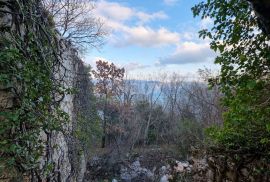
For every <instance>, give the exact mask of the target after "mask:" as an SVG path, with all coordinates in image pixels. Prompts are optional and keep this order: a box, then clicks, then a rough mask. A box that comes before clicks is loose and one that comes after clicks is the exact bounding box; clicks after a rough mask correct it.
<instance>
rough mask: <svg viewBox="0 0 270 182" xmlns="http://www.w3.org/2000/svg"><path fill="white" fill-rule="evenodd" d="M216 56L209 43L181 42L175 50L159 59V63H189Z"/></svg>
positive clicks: (203, 60)
mask: <svg viewBox="0 0 270 182" xmlns="http://www.w3.org/2000/svg"><path fill="white" fill-rule="evenodd" d="M215 56H216V54H215V52H213V51H212V50H211V49H210V47H209V43H207V42H206V43H195V42H183V43H182V44H180V45H178V47H177V49H176V51H175V52H174V53H173V54H172V55H170V56H168V57H165V58H161V59H160V60H159V64H160V65H168V64H189V63H202V62H207V61H210V60H211V61H213V60H214V57H215Z"/></svg>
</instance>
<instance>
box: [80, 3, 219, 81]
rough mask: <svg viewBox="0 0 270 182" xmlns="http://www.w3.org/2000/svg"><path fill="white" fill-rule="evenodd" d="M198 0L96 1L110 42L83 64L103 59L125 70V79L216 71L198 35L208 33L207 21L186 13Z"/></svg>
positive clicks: (208, 24) (208, 52)
mask: <svg viewBox="0 0 270 182" xmlns="http://www.w3.org/2000/svg"><path fill="white" fill-rule="evenodd" d="M199 2H200V0H97V2H96V9H95V11H94V13H95V16H98V17H100V18H101V19H102V20H103V21H104V23H105V27H106V29H107V30H109V36H108V37H107V38H106V44H105V45H104V46H103V47H102V48H101V49H100V50H99V51H98V50H91V51H89V52H88V53H87V55H86V56H85V62H87V63H89V64H91V65H92V66H93V67H94V64H95V61H96V60H99V59H102V60H107V61H110V62H113V63H115V64H116V65H118V66H120V67H125V69H126V70H127V73H128V74H129V75H130V77H134V78H138V79H140V77H144V76H147V75H148V74H151V73H159V72H162V73H173V72H176V73H178V74H181V75H185V76H186V75H189V76H192V75H196V72H197V70H198V69H199V68H204V67H207V68H211V69H213V70H216V69H218V67H217V66H216V65H214V64H213V61H214V57H215V55H216V54H215V53H214V52H213V51H211V50H210V48H209V41H208V40H201V39H199V38H198V31H199V30H200V29H202V28H207V27H211V24H212V21H211V20H210V19H205V20H200V19H198V18H196V19H194V18H193V15H192V12H191V7H193V6H194V5H195V4H197V3H199Z"/></svg>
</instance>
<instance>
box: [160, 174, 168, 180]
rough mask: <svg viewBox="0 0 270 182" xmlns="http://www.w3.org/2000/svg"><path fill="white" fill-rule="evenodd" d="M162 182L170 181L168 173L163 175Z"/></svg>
mask: <svg viewBox="0 0 270 182" xmlns="http://www.w3.org/2000/svg"><path fill="white" fill-rule="evenodd" d="M160 182H169V178H168V176H167V175H164V176H162V177H161V179H160Z"/></svg>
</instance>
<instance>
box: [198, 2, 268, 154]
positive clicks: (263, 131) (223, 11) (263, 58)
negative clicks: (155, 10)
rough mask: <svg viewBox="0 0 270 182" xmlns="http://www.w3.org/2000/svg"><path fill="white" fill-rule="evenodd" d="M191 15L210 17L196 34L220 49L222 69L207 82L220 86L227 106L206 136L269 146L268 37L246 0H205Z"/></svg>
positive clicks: (230, 143) (249, 147)
mask: <svg viewBox="0 0 270 182" xmlns="http://www.w3.org/2000/svg"><path fill="white" fill-rule="evenodd" d="M193 13H194V15H195V16H201V17H202V18H206V17H210V18H212V19H213V20H214V25H213V27H212V28H211V30H208V29H205V30H202V31H200V36H201V37H203V38H206V37H207V38H210V39H211V48H212V49H213V50H215V51H217V52H219V56H218V57H217V58H216V60H215V63H216V64H220V65H221V74H220V75H219V77H217V79H212V80H211V83H212V84H215V83H216V84H218V85H219V87H221V89H222V91H223V93H224V94H225V98H224V100H223V103H224V105H225V106H226V107H227V112H226V113H225V118H224V119H225V122H224V126H223V127H222V128H218V127H216V128H211V129H210V130H209V135H210V136H211V137H212V139H214V141H216V142H217V144H218V145H221V146H222V147H225V148H226V149H229V150H232V149H233V150H240V151H246V152H249V153H252V152H253V153H256V154H261V153H265V152H267V150H268V149H269V146H270V112H269V111H270V94H269V88H270V75H269V74H270V48H269V37H267V36H266V34H264V33H263V32H262V31H261V30H260V26H259V25H258V23H257V18H258V17H257V15H256V14H254V13H253V9H252V6H251V4H250V3H248V2H247V1H245V0H230V1H227V0H220V1H215V0H208V1H206V2H201V3H199V4H198V5H196V6H195V7H194V8H193Z"/></svg>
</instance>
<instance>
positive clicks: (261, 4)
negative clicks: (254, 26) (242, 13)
mask: <svg viewBox="0 0 270 182" xmlns="http://www.w3.org/2000/svg"><path fill="white" fill-rule="evenodd" d="M247 1H249V2H250V3H251V4H252V7H253V9H254V10H255V12H256V14H257V16H258V23H259V26H260V27H261V29H262V30H263V32H265V33H266V34H268V35H270V14H269V11H270V1H268V0H260V1H256V0H247Z"/></svg>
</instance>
